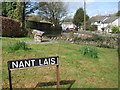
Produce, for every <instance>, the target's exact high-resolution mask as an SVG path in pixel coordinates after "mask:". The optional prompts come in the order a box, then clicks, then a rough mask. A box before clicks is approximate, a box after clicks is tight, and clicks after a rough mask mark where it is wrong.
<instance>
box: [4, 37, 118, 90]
mask: <svg viewBox="0 0 120 90" xmlns="http://www.w3.org/2000/svg"><path fill="white" fill-rule="evenodd" d="M18 40H29V38H2V87H3V88H8V87H9V81H8V70H7V61H9V60H18V59H27V58H40V57H49V56H57V55H58V56H60V60H59V64H60V79H61V81H62V80H64V81H63V82H61V84H62V85H61V88H70V85H71V88H117V87H118V53H117V50H115V49H107V48H97V49H98V52H99V54H98V58H96V59H95V58H91V57H85V56H83V55H82V54H81V52H80V49H81V48H82V47H83V45H76V44H71V43H63V42H60V43H56V44H28V45H29V47H30V48H31V50H27V51H24V50H18V51H15V52H8V46H10V45H12V44H13V43H14V42H15V41H18ZM54 81H56V67H55V66H49V67H41V68H30V69H23V70H14V71H12V83H13V88H35V87H36V88H55V87H56V85H52V84H50V83H49V86H45V87H40V86H39V85H37V84H38V83H41V82H45V83H47V82H54ZM65 81H66V82H67V81H68V83H67V84H64V83H65ZM72 81H74V82H72Z"/></svg>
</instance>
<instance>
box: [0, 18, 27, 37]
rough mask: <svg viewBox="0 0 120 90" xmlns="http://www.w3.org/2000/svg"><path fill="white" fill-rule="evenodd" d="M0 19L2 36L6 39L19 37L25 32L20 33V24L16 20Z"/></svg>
mask: <svg viewBox="0 0 120 90" xmlns="http://www.w3.org/2000/svg"><path fill="white" fill-rule="evenodd" d="M0 19H2V36H6V37H21V36H25V35H26V33H27V32H25V31H22V29H21V22H20V21H19V20H16V19H11V18H8V17H3V16H0Z"/></svg>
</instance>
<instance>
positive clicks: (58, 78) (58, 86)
mask: <svg viewBox="0 0 120 90" xmlns="http://www.w3.org/2000/svg"><path fill="white" fill-rule="evenodd" d="M56 68H57V70H56V71H57V72H56V73H57V90H58V89H59V88H60V77H59V65H57V66H56Z"/></svg>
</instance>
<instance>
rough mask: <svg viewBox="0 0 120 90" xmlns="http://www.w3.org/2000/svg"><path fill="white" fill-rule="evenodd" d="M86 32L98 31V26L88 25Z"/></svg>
mask: <svg viewBox="0 0 120 90" xmlns="http://www.w3.org/2000/svg"><path fill="white" fill-rule="evenodd" d="M86 30H87V31H97V27H96V26H91V25H88V26H87V27H86Z"/></svg>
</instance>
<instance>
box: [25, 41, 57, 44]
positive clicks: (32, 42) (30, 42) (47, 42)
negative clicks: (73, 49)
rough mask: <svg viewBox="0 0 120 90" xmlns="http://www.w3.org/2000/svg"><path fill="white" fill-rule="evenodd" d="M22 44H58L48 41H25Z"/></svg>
mask: <svg viewBox="0 0 120 90" xmlns="http://www.w3.org/2000/svg"><path fill="white" fill-rule="evenodd" d="M24 42H25V43H28V44H53V43H58V42H57V41H50V40H43V41H42V42H39V41H35V40H26V41H24Z"/></svg>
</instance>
